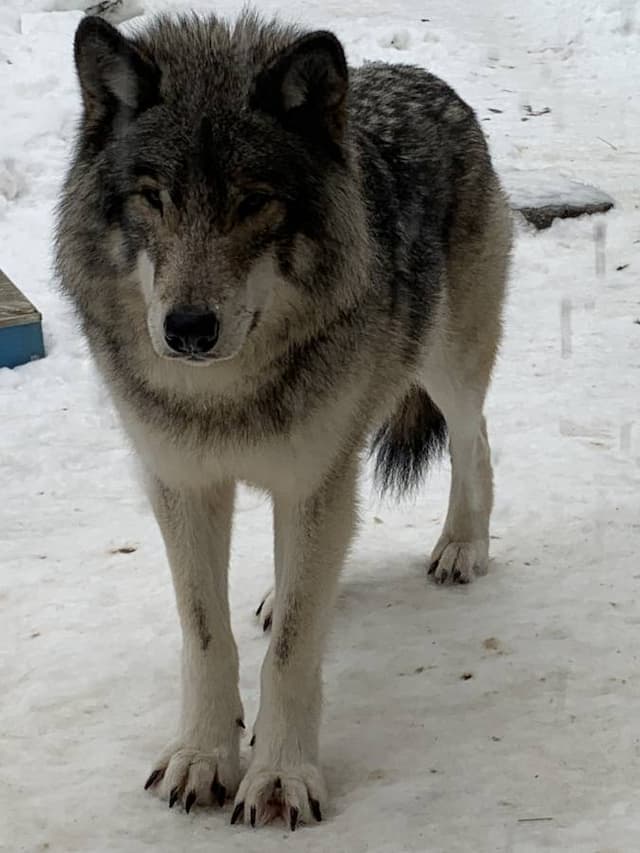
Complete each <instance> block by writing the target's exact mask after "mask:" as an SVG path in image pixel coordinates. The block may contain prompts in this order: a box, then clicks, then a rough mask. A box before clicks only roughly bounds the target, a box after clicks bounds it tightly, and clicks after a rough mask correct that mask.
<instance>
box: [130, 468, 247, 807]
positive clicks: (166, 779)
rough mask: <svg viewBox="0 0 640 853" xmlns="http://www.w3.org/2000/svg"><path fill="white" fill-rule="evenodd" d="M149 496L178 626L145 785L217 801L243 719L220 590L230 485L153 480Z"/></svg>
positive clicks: (186, 799) (235, 757)
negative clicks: (172, 705) (174, 726)
mask: <svg viewBox="0 0 640 853" xmlns="http://www.w3.org/2000/svg"><path fill="white" fill-rule="evenodd" d="M150 495H151V500H152V504H153V507H154V510H155V514H156V518H157V520H158V524H159V525H160V529H161V531H162V535H163V537H164V541H165V546H166V549H167V556H168V558H169V563H170V565H171V573H172V576H173V584H174V587H175V593H176V600H177V604H178V614H179V616H180V623H181V625H182V638H183V648H182V712H181V716H180V723H179V727H178V734H177V736H176V738H175V739H174V740H173V741H172V742H171V743H169V744H168V745H167V747H166V749H165V750H164V751H163V752H162V754H161V755H160V756H159V757H158V760H157V761H156V763H155V764H154V767H153V771H152V773H151V775H150V776H149V778H148V780H147V784H146V786H145V787H147V788H154V789H155V790H157V791H158V792H159V793H160V795H161V796H163V797H164V798H166V799H168V800H169V805H170V806H172V805H173V804H174V803H175V802H177V801H180V802H182V803H183V805H184V807H185V808H186V810H187V811H189V810H190V809H191V807H192V806H193V805H194V804H195V803H198V804H209V803H211V802H217V803H219V804H220V805H222V804H223V803H224V800H225V798H226V796H227V794H233V793H234V792H235V790H236V788H237V785H238V782H239V776H240V771H239V736H240V729H241V727H242V726H243V725H244V723H243V712H242V704H241V701H240V693H239V690H238V653H237V649H236V645H235V642H234V639H233V635H232V633H231V625H230V619H229V602H228V591H227V571H228V564H229V546H230V537H231V516H232V512H233V499H234V486H233V484H223V485H217V486H215V487H212V488H211V489H208V490H206V491H195V490H194V491H186V490H176V489H173V488H170V487H168V486H166V485H164V484H162V483H160V482H159V481H157V480H154V481H153V482H152V483H151V488H150Z"/></svg>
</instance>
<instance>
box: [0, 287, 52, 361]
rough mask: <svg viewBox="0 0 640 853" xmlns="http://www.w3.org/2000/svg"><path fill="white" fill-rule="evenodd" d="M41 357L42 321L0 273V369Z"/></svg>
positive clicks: (24, 297)
mask: <svg viewBox="0 0 640 853" xmlns="http://www.w3.org/2000/svg"><path fill="white" fill-rule="evenodd" d="M43 356H44V342H43V340H42V317H41V316H40V312H39V311H37V310H36V309H35V308H34V307H33V305H32V304H31V303H30V302H29V300H28V299H27V298H26V296H24V294H22V293H20V291H19V290H18V288H17V287H16V286H15V285H14V284H13V283H12V282H11V281H10V280H9V278H8V277H7V276H6V275H5V274H4V273H3V272H2V270H0V367H17V366H18V365H19V364H26V363H27V362H29V361H33V360H34V359H36V358H42V357H43Z"/></svg>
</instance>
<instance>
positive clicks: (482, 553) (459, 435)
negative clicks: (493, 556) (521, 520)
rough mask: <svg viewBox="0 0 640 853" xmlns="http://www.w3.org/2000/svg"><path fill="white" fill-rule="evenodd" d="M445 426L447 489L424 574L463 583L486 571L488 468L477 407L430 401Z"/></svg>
mask: <svg viewBox="0 0 640 853" xmlns="http://www.w3.org/2000/svg"><path fill="white" fill-rule="evenodd" d="M436 404H437V405H438V407H439V408H440V409H441V411H442V412H443V414H444V417H445V420H446V422H447V427H448V430H449V452H450V456H451V489H450V494H449V509H448V511H447V517H446V520H445V523H444V528H443V530H442V533H441V535H440V538H439V539H438V542H437V544H436V546H435V548H434V549H433V551H432V554H431V560H430V566H429V574H430V575H432V576H433V577H434V579H435V580H436V581H437V582H439V583H445V582H446V581H452V582H454V583H469V582H470V581H472V580H473V578H474V576H475V575H483V574H486V572H487V568H488V564H489V518H490V516H491V509H492V506H493V471H492V467H491V453H490V449H489V442H488V439H487V428H486V423H485V419H484V416H483V414H482V411H481V409H479V408H478V407H476V408H475V409H474V408H473V407H471V406H468V405H467V406H464V405H462V406H456V405H455V404H454V403H451V402H450V401H449V400H446V401H445V400H444V399H443V398H439V399H438V401H437V402H436Z"/></svg>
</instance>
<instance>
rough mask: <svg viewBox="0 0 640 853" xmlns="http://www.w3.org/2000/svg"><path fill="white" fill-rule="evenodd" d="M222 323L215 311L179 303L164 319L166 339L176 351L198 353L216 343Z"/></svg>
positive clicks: (187, 353) (207, 349)
mask: <svg viewBox="0 0 640 853" xmlns="http://www.w3.org/2000/svg"><path fill="white" fill-rule="evenodd" d="M219 331H220V324H219V323H218V318H217V317H216V315H215V314H214V313H213V311H208V310H207V309H206V308H199V307H198V306H197V305H179V306H178V307H177V308H175V309H174V310H173V311H172V312H171V313H170V314H167V316H166V317H165V321H164V339H165V341H166V342H167V345H168V346H169V347H171V349H172V350H173V351H174V352H179V353H180V354H181V355H189V354H191V355H197V354H199V353H204V352H209V350H212V349H213V348H214V346H215V345H216V341H217V340H218V333H219Z"/></svg>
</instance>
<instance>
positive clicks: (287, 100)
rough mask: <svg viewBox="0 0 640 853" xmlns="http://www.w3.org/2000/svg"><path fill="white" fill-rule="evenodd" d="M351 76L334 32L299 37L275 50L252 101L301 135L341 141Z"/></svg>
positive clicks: (258, 82)
mask: <svg viewBox="0 0 640 853" xmlns="http://www.w3.org/2000/svg"><path fill="white" fill-rule="evenodd" d="M348 86H349V74H348V70H347V61H346V59H345V55H344V50H343V49H342V45H341V44H340V42H339V41H338V39H337V38H336V37H335V36H334V35H333V33H329V32H324V31H320V30H319V31H317V32H314V33H310V34H309V35H306V36H303V37H302V38H300V39H298V41H296V42H294V44H292V45H291V46H290V47H288V48H287V49H286V50H284V51H283V52H282V53H280V54H278V56H276V58H275V59H274V60H273V61H272V62H271V63H270V64H269V65H268V66H267V67H266V68H264V69H263V70H262V71H261V72H260V74H259V75H258V77H257V79H256V82H255V89H254V92H253V98H252V103H253V106H255V107H257V108H258V109H261V110H264V111H265V112H269V113H271V114H272V115H274V116H276V117H277V118H278V119H280V120H281V121H282V122H283V123H284V124H285V125H286V126H287V127H290V128H291V129H292V130H296V131H298V132H300V133H302V134H303V135H307V136H317V134H318V132H324V134H325V135H326V134H328V135H329V138H330V140H331V141H332V142H334V143H339V142H340V141H341V140H342V137H343V134H344V128H345V123H346V105H347V90H348Z"/></svg>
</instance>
